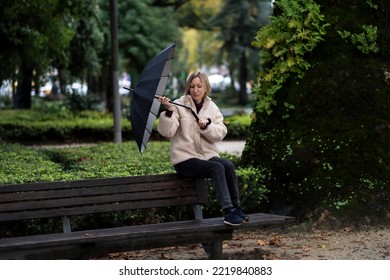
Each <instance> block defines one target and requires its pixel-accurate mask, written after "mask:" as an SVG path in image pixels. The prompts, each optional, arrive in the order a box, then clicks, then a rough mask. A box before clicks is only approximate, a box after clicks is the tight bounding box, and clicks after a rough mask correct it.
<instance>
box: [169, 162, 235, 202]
mask: <svg viewBox="0 0 390 280" xmlns="http://www.w3.org/2000/svg"><path fill="white" fill-rule="evenodd" d="M174 168H175V169H176V171H177V172H178V173H179V174H182V175H184V176H187V177H199V178H211V179H212V180H213V183H214V188H215V192H216V194H217V199H218V201H219V204H220V205H221V207H222V209H225V208H230V207H233V205H234V206H238V205H239V204H240V199H239V194H238V182H237V176H236V169H235V166H234V164H233V163H232V162H231V161H230V160H227V159H223V158H219V157H213V158H211V159H210V160H202V159H198V158H191V159H189V160H186V161H183V162H180V163H178V164H176V165H175V166H174Z"/></svg>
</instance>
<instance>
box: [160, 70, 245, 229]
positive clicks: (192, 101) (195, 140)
mask: <svg viewBox="0 0 390 280" xmlns="http://www.w3.org/2000/svg"><path fill="white" fill-rule="evenodd" d="M210 91H211V86H210V82H209V80H208V77H207V75H206V74H205V73H203V72H195V73H192V74H191V75H190V76H189V77H188V80H187V84H186V88H185V94H184V95H183V96H182V97H180V98H179V99H178V100H175V103H178V104H181V105H184V106H186V107H190V108H191V109H192V110H193V112H196V114H197V116H198V118H199V120H196V119H195V117H194V115H193V113H192V112H191V110H189V109H187V108H185V107H182V106H175V105H173V104H172V103H171V102H170V100H169V99H168V98H167V97H164V96H161V97H159V101H160V102H161V104H163V105H164V106H165V107H166V109H167V110H166V111H164V112H162V113H161V114H160V120H159V124H158V131H159V133H160V134H161V135H162V136H164V137H168V138H170V139H171V150H170V156H171V162H172V164H173V166H174V168H175V170H176V171H177V172H178V173H179V174H182V175H184V176H188V177H200V178H212V180H213V183H214V187H215V191H216V194H217V198H218V201H219V203H220V205H221V207H222V209H223V211H224V213H225V218H224V223H225V224H228V225H232V226H238V225H240V224H242V223H243V222H244V221H247V220H248V216H246V215H245V213H244V212H243V211H242V209H241V208H240V199H239V193H238V182H237V176H236V171H235V166H234V165H233V163H232V162H231V161H229V160H227V159H223V158H221V157H220V156H219V151H218V148H217V145H216V143H217V142H219V141H222V139H223V138H224V137H225V136H226V134H227V128H226V126H225V124H224V123H223V115H222V113H221V111H220V110H219V108H218V107H217V105H216V104H215V103H214V102H213V101H212V100H211V98H210V97H208V95H209V93H210Z"/></svg>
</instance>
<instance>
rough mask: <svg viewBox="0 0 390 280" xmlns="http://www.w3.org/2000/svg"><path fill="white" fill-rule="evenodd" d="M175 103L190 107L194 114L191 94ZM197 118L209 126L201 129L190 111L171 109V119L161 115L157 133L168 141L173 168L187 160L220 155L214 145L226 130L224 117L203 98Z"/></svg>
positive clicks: (212, 103)
mask: <svg viewBox="0 0 390 280" xmlns="http://www.w3.org/2000/svg"><path fill="white" fill-rule="evenodd" d="M175 102H176V103H179V104H183V105H185V106H188V107H191V108H192V110H194V112H196V107H195V103H194V101H193V100H192V98H191V96H190V95H185V96H182V97H180V98H179V99H177V100H175ZM198 117H199V118H200V119H207V118H210V119H211V124H210V125H208V126H207V128H205V129H201V128H200V127H199V126H198V124H197V123H196V120H195V118H194V116H193V115H192V113H191V112H190V110H188V109H186V108H183V107H179V106H174V111H173V114H172V116H171V117H167V116H166V115H165V111H164V112H162V113H161V114H160V119H159V123H158V127H157V130H158V132H159V133H160V134H161V135H162V136H164V137H167V138H170V140H171V151H170V155H171V162H172V164H173V165H176V164H178V163H180V162H183V161H185V160H187V159H190V158H199V159H204V160H209V159H210V158H212V157H214V156H219V151H218V148H217V145H216V143H217V142H220V141H222V140H223V138H225V136H226V134H227V128H226V126H225V124H224V123H223V115H222V113H221V111H220V110H219V108H218V107H217V105H216V104H215V103H214V102H213V101H212V100H211V98H210V97H206V98H205V100H204V102H203V107H202V109H200V111H199V113H198Z"/></svg>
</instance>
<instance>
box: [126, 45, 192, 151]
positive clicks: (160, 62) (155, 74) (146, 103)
mask: <svg viewBox="0 0 390 280" xmlns="http://www.w3.org/2000/svg"><path fill="white" fill-rule="evenodd" d="M175 47H176V45H175V43H172V44H170V45H169V46H168V47H166V48H165V49H164V50H162V51H161V52H160V53H159V54H158V55H156V56H155V57H154V58H152V59H151V60H150V61H149V62H148V64H147V65H146V66H145V68H144V70H143V71H142V73H141V75H140V76H139V79H138V83H137V85H136V86H135V88H134V89H129V88H125V89H128V90H130V91H131V92H132V97H131V104H130V122H131V127H132V130H133V133H134V138H135V141H136V142H137V144H138V148H139V151H140V152H141V153H143V152H144V150H145V148H146V144H147V143H148V141H149V138H150V135H151V133H152V130H153V125H154V121H155V120H156V117H157V114H158V112H159V110H160V102H159V101H158V96H162V95H164V91H165V88H166V86H167V82H168V79H169V74H170V72H171V66H172V62H173V56H174V53H175ZM171 103H172V104H175V105H178V106H182V107H185V108H187V109H189V110H191V111H192V109H191V108H190V107H187V106H184V105H182V104H178V103H175V102H171ZM192 113H193V115H194V116H195V118H196V119H197V120H199V119H198V116H197V115H196V114H195V112H193V111H192Z"/></svg>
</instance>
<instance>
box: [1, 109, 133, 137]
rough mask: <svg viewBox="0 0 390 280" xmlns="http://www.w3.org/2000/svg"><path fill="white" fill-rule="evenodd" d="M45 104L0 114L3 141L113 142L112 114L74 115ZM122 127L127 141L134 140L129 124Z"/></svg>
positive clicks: (124, 120)
mask: <svg viewBox="0 0 390 280" xmlns="http://www.w3.org/2000/svg"><path fill="white" fill-rule="evenodd" d="M45 104H46V105H45V106H39V107H37V108H36V109H34V110H28V111H26V110H0V141H7V142H13V143H41V144H43V143H53V142H54V143H66V142H99V141H108V140H111V139H112V138H113V132H112V131H113V120H112V115H111V114H108V113H106V112H97V111H82V112H80V113H78V114H73V113H71V112H69V111H68V110H66V108H64V107H63V106H61V105H59V103H56V102H53V103H45ZM48 104H49V105H48ZM122 124H123V128H122V132H123V135H124V136H125V137H124V138H125V139H126V137H127V138H130V137H131V133H130V131H131V126H130V124H129V120H127V119H125V118H123V119H122Z"/></svg>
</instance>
